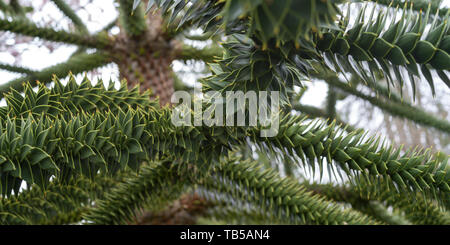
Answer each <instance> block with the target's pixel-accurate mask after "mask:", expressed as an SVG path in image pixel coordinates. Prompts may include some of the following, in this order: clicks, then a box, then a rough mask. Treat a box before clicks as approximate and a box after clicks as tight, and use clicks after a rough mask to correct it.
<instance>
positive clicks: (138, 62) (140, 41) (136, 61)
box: [112, 14, 181, 106]
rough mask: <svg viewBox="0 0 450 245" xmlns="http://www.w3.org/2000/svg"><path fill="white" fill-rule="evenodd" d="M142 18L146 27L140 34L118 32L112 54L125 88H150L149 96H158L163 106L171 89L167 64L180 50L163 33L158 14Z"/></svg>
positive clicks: (174, 41) (167, 100) (169, 96)
mask: <svg viewBox="0 0 450 245" xmlns="http://www.w3.org/2000/svg"><path fill="white" fill-rule="evenodd" d="M146 20H147V30H146V32H144V33H143V34H142V35H140V36H128V35H126V34H125V32H121V34H120V35H119V36H118V37H117V39H116V40H115V44H114V45H113V49H112V53H113V56H114V57H115V63H116V64H117V65H118V66H119V72H120V78H121V79H125V80H126V81H127V83H128V86H129V87H134V86H136V85H139V87H140V90H141V91H145V90H147V89H150V90H151V92H152V93H151V94H152V97H153V98H156V97H159V102H160V104H161V105H162V106H164V105H167V104H170V98H171V96H172V94H173V92H174V87H173V76H172V68H171V64H172V61H173V60H174V58H175V57H176V54H177V52H178V51H179V50H181V49H180V45H178V43H177V42H176V40H170V39H169V38H168V37H167V35H165V33H164V31H163V26H162V18H161V16H160V15H158V14H154V15H150V16H149V17H148V18H147V19H146Z"/></svg>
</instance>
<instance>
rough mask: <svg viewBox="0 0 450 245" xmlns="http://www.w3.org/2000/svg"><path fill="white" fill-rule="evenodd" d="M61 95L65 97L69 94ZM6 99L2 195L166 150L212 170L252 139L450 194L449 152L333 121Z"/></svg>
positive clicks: (0, 149)
mask: <svg viewBox="0 0 450 245" xmlns="http://www.w3.org/2000/svg"><path fill="white" fill-rule="evenodd" d="M80 86H81V85H77V84H76V83H69V84H67V85H66V86H62V87H61V88H60V90H61V91H72V90H73V91H77V89H79V87H80ZM55 87H56V86H55ZM44 90H45V89H44ZM46 92H47V93H50V91H49V90H46ZM39 93H42V91H41V92H39V91H37V92H35V93H34V94H33V93H31V92H28V94H26V95H24V97H23V101H25V102H27V101H33V99H31V98H30V99H29V98H28V97H29V96H30V97H39V98H40V97H42V96H37V94H39ZM117 93H118V94H120V91H117ZM69 94H71V93H69ZM112 94H113V92H111V96H112ZM59 96H60V97H62V98H60V99H59V100H60V101H63V100H64V99H63V98H64V96H62V95H59ZM53 100H54V101H57V100H56V99H53ZM8 103H11V105H10V104H8V105H7V110H6V112H10V113H11V116H10V115H9V114H8V113H7V114H6V115H5V116H4V117H3V118H1V120H0V167H1V171H0V174H1V175H0V178H1V182H0V183H1V190H2V193H3V194H9V193H11V191H12V190H13V189H14V190H15V192H16V193H17V190H18V188H19V187H20V184H21V182H22V181H23V180H25V181H27V182H28V183H36V184H38V185H40V186H43V187H45V186H46V185H47V184H48V181H49V179H50V177H51V176H56V177H57V178H58V179H61V180H68V179H70V177H73V176H76V175H78V174H83V175H86V176H89V177H94V176H95V175H96V174H97V173H98V172H109V173H114V172H116V171H117V170H119V169H124V168H127V167H130V168H132V169H135V170H136V169H138V167H139V164H140V163H141V162H142V161H144V160H152V159H158V158H159V157H161V156H165V155H166V154H170V155H171V156H174V157H176V158H177V159H180V161H183V162H192V163H195V164H196V168H197V169H203V170H205V167H206V169H210V167H213V166H214V165H215V164H216V163H218V161H219V157H220V156H221V155H223V154H227V152H229V151H230V149H231V148H232V146H236V145H240V144H244V143H245V142H247V140H252V141H253V142H255V143H257V144H259V145H261V147H264V150H270V149H272V150H274V149H276V150H277V151H282V152H285V153H286V155H288V156H292V157H294V158H296V159H297V160H299V161H301V162H302V163H304V164H305V166H309V167H310V168H312V169H313V170H314V166H315V161H318V162H319V166H320V170H321V171H320V172H321V173H322V172H323V171H322V170H323V167H329V168H334V169H336V168H338V169H341V170H343V171H344V172H345V173H346V174H347V175H348V176H350V177H351V176H363V177H364V176H373V177H376V178H383V179H386V180H387V181H390V182H391V183H393V185H394V186H395V188H396V189H398V190H399V191H407V192H410V191H413V190H416V191H420V192H421V193H424V194H426V196H432V197H435V198H437V199H440V198H441V197H442V196H443V195H444V196H445V195H448V193H449V192H450V188H449V184H450V175H449V169H448V159H447V157H446V156H445V155H444V154H436V155H431V154H430V153H429V151H428V150H427V151H425V152H416V151H405V153H403V151H401V150H400V149H394V148H393V147H392V146H389V145H387V144H380V139H375V138H369V139H367V138H366V137H365V134H363V132H353V133H350V134H348V135H344V134H343V133H342V132H341V131H338V130H337V129H336V127H335V125H334V124H330V125H325V124H317V122H316V121H314V122H311V123H305V122H304V121H302V119H301V118H300V117H294V116H292V115H289V114H288V115H286V116H283V117H282V118H281V120H280V130H279V132H278V134H277V135H276V136H274V137H261V135H260V132H261V129H262V128H260V127H259V126H257V127H229V126H228V127H221V126H214V127H208V126H206V125H205V126H197V127H194V126H182V127H177V126H175V125H173V124H172V120H171V109H170V108H155V107H153V106H146V107H143V108H141V107H137V108H136V109H133V108H132V107H131V106H129V105H126V106H125V108H119V109H116V110H111V109H109V108H108V109H107V110H105V111H98V110H96V111H95V112H94V113H89V112H85V111H84V110H82V109H81V108H80V109H79V111H76V112H72V111H71V110H70V109H68V108H70V106H67V105H66V106H61V111H60V112H59V114H58V115H56V116H55V115H52V114H49V115H47V113H45V112H44V113H42V114H41V115H40V116H37V115H33V113H32V112H30V113H28V114H27V113H21V112H20V111H19V112H13V109H12V108H14V107H16V108H22V107H17V105H13V103H15V101H14V102H13V100H9V101H8ZM47 104H49V103H47ZM97 104H100V103H97ZM34 107H37V106H36V105H32V104H30V107H29V108H28V110H29V111H33V110H34V109H33V108H34ZM17 113H19V114H17ZM18 115H20V116H18ZM325 159H326V160H327V161H326V164H327V166H324V163H323V162H324V160H325Z"/></svg>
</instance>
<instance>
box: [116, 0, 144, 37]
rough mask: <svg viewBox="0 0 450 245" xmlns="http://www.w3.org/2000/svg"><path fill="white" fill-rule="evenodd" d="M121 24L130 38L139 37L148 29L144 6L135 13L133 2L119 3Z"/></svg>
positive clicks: (123, 1) (129, 0) (121, 1)
mask: <svg viewBox="0 0 450 245" xmlns="http://www.w3.org/2000/svg"><path fill="white" fill-rule="evenodd" d="M119 12H120V23H121V24H122V27H123V28H124V29H125V32H126V33H127V34H128V35H130V36H139V35H141V34H142V33H144V32H145V30H146V29H147V24H146V23H145V15H144V10H143V9H142V6H138V7H137V8H136V9H135V10H134V11H133V1H132V0H120V1H119Z"/></svg>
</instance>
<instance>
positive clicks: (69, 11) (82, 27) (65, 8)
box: [52, 0, 89, 33]
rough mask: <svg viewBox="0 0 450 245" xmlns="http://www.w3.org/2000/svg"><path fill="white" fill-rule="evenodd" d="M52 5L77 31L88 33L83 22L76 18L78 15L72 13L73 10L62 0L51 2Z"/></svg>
mask: <svg viewBox="0 0 450 245" xmlns="http://www.w3.org/2000/svg"><path fill="white" fill-rule="evenodd" d="M52 1H53V3H54V4H55V5H56V7H58V9H59V10H61V12H63V13H64V14H65V15H66V16H67V17H68V18H69V19H70V20H71V21H72V23H73V24H74V25H75V26H76V27H77V29H78V30H79V31H81V32H83V33H88V32H89V31H88V29H87V27H86V25H85V24H84V23H83V21H82V20H81V19H80V18H79V17H78V15H77V14H76V13H75V11H73V9H72V8H71V7H70V6H69V5H67V3H65V2H64V1H63V0H52Z"/></svg>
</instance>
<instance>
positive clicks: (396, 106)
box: [311, 67, 450, 133]
mask: <svg viewBox="0 0 450 245" xmlns="http://www.w3.org/2000/svg"><path fill="white" fill-rule="evenodd" d="M316 68H318V67H316ZM318 69H319V72H314V73H312V74H311V75H312V76H314V77H316V78H319V79H322V80H324V81H325V82H326V83H328V84H329V85H332V86H334V87H337V88H339V89H340V90H342V91H344V92H346V93H349V94H352V95H354V96H356V97H359V98H361V99H363V100H366V101H368V102H369V103H371V104H372V105H373V106H376V107H378V108H380V109H382V110H384V111H386V112H389V113H390V114H392V115H394V116H398V117H403V118H407V119H410V120H412V121H414V122H416V123H418V124H422V125H425V126H429V127H434V128H436V129H439V130H441V131H443V132H446V133H450V123H449V122H448V121H446V120H444V119H440V118H437V117H435V116H433V115H431V114H429V113H427V112H425V111H424V110H422V109H420V108H417V107H413V106H411V105H408V104H401V103H397V102H395V101H392V100H391V101H383V100H382V99H381V98H377V97H373V96H370V95H366V94H364V93H362V92H360V91H358V90H357V89H356V88H354V87H351V86H350V85H349V84H347V83H344V82H341V81H340V80H339V78H338V77H337V75H336V74H335V73H334V72H331V71H328V70H325V69H320V68H318Z"/></svg>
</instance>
